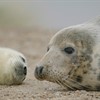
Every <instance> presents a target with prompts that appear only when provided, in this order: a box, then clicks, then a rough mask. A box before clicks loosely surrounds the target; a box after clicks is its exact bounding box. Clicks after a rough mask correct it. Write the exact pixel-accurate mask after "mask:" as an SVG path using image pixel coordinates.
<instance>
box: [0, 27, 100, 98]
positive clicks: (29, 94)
mask: <svg viewBox="0 0 100 100" xmlns="http://www.w3.org/2000/svg"><path fill="white" fill-rule="evenodd" d="M55 32H56V31H55ZM55 32H54V31H48V30H37V29H36V30H34V31H32V32H15V31H14V32H13V31H12V32H0V46H1V47H9V48H12V49H15V50H18V51H20V52H22V53H23V54H24V55H25V56H26V58H27V60H28V75H27V77H26V79H25V81H24V82H23V84H22V85H14V86H3V85H2V86H0V100H100V92H96V91H89V92H88V91H84V90H81V91H79V90H77V91H66V90H63V88H62V87H60V86H59V85H57V84H54V83H50V82H47V81H38V80H37V79H36V78H35V77H34V69H35V66H36V64H37V63H38V61H39V60H40V59H41V58H42V56H43V55H44V54H45V52H46V49H47V44H48V42H49V40H50V38H51V37H52V36H53V35H54V33H55Z"/></svg>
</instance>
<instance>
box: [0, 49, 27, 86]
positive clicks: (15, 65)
mask: <svg viewBox="0 0 100 100" xmlns="http://www.w3.org/2000/svg"><path fill="white" fill-rule="evenodd" d="M26 74H27V62H26V58H25V57H24V55H23V54H21V53H19V52H17V51H15V50H12V49H9V48H0V85H13V84H21V83H22V82H23V80H24V79H25V77H26Z"/></svg>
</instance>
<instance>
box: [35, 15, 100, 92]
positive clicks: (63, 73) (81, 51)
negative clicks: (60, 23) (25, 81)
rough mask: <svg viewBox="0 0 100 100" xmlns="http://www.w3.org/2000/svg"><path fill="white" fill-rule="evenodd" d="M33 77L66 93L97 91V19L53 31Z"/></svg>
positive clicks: (99, 51) (99, 25) (99, 85)
mask: <svg viewBox="0 0 100 100" xmlns="http://www.w3.org/2000/svg"><path fill="white" fill-rule="evenodd" d="M35 77H36V78H37V79H39V80H47V81H50V82H54V83H58V84H59V85H62V86H64V87H66V88H67V89H68V90H100V17H97V18H96V19H93V20H91V21H88V22H86V23H83V24H80V25H75V26H71V27H67V28H64V29H62V30H61V31H59V32H57V33H56V34H55V35H54V37H53V38H52V39H51V41H50V43H49V45H48V50H47V53H46V54H45V55H44V57H43V58H42V59H41V61H40V62H39V63H38V64H37V66H36V69H35Z"/></svg>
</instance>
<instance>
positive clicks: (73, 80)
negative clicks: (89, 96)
mask: <svg viewBox="0 0 100 100" xmlns="http://www.w3.org/2000/svg"><path fill="white" fill-rule="evenodd" d="M68 79H69V81H72V82H75V83H76V84H77V85H79V86H81V87H83V88H85V89H89V87H87V86H84V85H82V84H80V83H79V82H77V81H75V80H73V79H71V78H68ZM81 87H80V88H81Z"/></svg>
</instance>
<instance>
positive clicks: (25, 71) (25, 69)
mask: <svg viewBox="0 0 100 100" xmlns="http://www.w3.org/2000/svg"><path fill="white" fill-rule="evenodd" d="M24 74H25V75H26V74H27V67H24Z"/></svg>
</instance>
